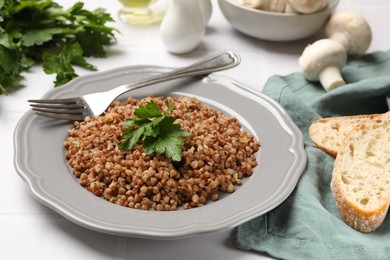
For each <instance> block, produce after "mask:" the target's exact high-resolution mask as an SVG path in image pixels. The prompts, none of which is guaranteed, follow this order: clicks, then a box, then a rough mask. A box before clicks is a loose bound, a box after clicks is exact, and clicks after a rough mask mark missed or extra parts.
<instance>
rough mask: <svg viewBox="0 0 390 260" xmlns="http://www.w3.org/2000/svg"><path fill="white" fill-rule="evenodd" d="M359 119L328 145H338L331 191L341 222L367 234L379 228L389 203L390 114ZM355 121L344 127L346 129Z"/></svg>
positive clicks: (343, 121) (342, 123)
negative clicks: (341, 139) (347, 131)
mask: <svg viewBox="0 0 390 260" xmlns="http://www.w3.org/2000/svg"><path fill="white" fill-rule="evenodd" d="M361 119H362V117H360V118H359V119H357V120H358V121H360V125H358V126H356V127H355V128H354V129H353V130H352V131H349V134H348V135H347V137H346V138H345V139H344V141H342V142H341V141H338V140H339V138H338V137H337V138H335V139H337V141H332V143H335V144H338V143H339V142H341V145H340V146H339V147H336V148H337V149H335V150H338V151H337V157H336V159H335V165H334V170H333V176H332V181H331V190H332V192H333V195H334V197H335V200H336V205H337V207H338V209H339V211H340V213H341V216H342V218H343V220H344V222H345V223H347V224H348V225H349V226H351V227H352V228H354V229H356V230H359V231H361V232H371V231H374V230H375V229H377V228H378V227H379V226H380V225H381V224H382V222H383V220H384V218H385V216H386V213H387V211H388V208H389V203H390V114H389V113H387V114H386V116H384V117H377V118H376V119H374V120H373V119H372V118H371V120H365V119H364V117H363V120H361ZM345 120H347V119H343V120H342V121H339V122H340V124H339V125H344V123H345ZM357 120H355V121H351V122H350V123H348V128H350V127H351V125H353V124H355V122H356V121H357ZM344 132H346V131H343V135H344ZM335 136H336V135H335Z"/></svg>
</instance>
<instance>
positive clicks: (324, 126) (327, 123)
mask: <svg viewBox="0 0 390 260" xmlns="http://www.w3.org/2000/svg"><path fill="white" fill-rule="evenodd" d="M384 115H390V112H387V113H386V114H371V115H354V116H341V117H327V118H321V119H319V120H317V121H314V122H313V123H312V124H311V125H310V127H309V135H310V138H311V140H312V141H313V143H314V144H315V145H316V146H317V147H318V148H320V149H321V150H323V151H324V152H326V153H327V154H329V155H331V156H333V157H336V156H337V153H338V151H339V149H340V145H341V144H342V142H343V140H344V139H345V138H346V137H347V136H348V134H349V133H350V131H351V130H352V129H354V128H355V127H356V126H358V125H360V124H362V123H365V122H369V121H373V120H377V119H380V118H381V117H383V116H384Z"/></svg>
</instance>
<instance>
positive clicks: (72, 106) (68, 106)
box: [30, 103, 84, 109]
mask: <svg viewBox="0 0 390 260" xmlns="http://www.w3.org/2000/svg"><path fill="white" fill-rule="evenodd" d="M30 106H31V107H37V108H54V109H77V108H83V107H84V106H83V105H82V104H50V103H49V104H47V103H37V104H30Z"/></svg>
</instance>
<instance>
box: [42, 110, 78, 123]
mask: <svg viewBox="0 0 390 260" xmlns="http://www.w3.org/2000/svg"><path fill="white" fill-rule="evenodd" d="M35 114H37V115H39V116H44V117H50V118H55V119H62V120H70V121H83V120H84V118H85V116H84V115H69V114H53V113H46V112H35Z"/></svg>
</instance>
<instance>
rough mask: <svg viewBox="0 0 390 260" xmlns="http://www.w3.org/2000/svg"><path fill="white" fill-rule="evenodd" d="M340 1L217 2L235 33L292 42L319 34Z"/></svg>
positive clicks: (243, 0)
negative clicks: (236, 31)
mask: <svg viewBox="0 0 390 260" xmlns="http://www.w3.org/2000/svg"><path fill="white" fill-rule="evenodd" d="M339 2H340V0H315V1H313V0H303V1H302V0H218V3H219V6H220V9H221V11H222V13H223V15H224V16H225V18H226V20H228V21H229V22H230V24H231V25H232V26H233V28H235V29H236V30H238V31H240V32H242V33H244V34H246V35H249V36H251V37H255V38H258V39H262V40H268V41H293V40H299V39H303V38H306V37H309V36H310V35H313V34H315V33H317V32H318V31H320V30H321V29H322V28H323V26H324V25H325V23H326V22H327V20H328V19H329V17H330V16H331V15H332V14H333V13H334V11H335V9H336V7H337V5H338V4H339Z"/></svg>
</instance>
